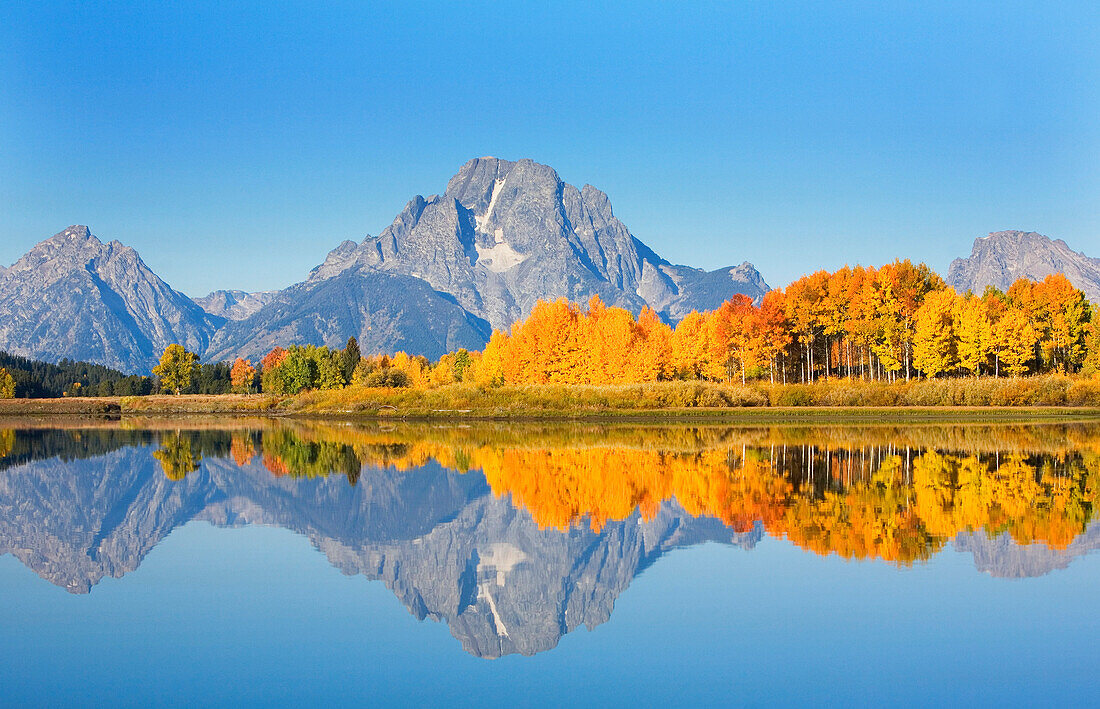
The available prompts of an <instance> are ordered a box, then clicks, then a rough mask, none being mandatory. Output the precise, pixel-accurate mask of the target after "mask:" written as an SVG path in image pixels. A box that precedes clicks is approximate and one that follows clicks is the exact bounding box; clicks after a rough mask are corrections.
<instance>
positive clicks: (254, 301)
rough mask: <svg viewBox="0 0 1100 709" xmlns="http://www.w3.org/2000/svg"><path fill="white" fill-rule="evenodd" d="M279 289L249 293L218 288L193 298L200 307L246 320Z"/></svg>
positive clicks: (217, 313) (228, 316) (212, 313)
mask: <svg viewBox="0 0 1100 709" xmlns="http://www.w3.org/2000/svg"><path fill="white" fill-rule="evenodd" d="M278 293H279V291H275V290H268V291H259V292H257V293H248V292H246V291H243V290H216V291H213V292H211V293H208V294H206V295H204V296H203V297H201V298H193V299H192V300H194V301H195V303H197V304H198V306H199V307H200V308H202V309H203V310H205V311H206V312H208V313H210V314H211V315H216V316H217V317H220V318H225V319H226V320H244V319H245V318H247V317H248V316H249V315H252V314H253V313H255V312H256V311H257V310H259V309H260V308H262V307H264V306H265V305H267V304H268V303H270V302H271V301H273V300H275V296H276V295H277V294H278Z"/></svg>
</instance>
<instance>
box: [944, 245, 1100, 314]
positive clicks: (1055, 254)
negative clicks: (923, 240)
mask: <svg viewBox="0 0 1100 709" xmlns="http://www.w3.org/2000/svg"><path fill="white" fill-rule="evenodd" d="M1052 273H1064V274H1065V275H1066V278H1068V279H1069V280H1070V282H1071V283H1073V285H1075V286H1076V287H1078V288H1080V289H1081V290H1082V291H1084V292H1085V295H1086V296H1087V297H1088V298H1089V300H1092V301H1100V259H1095V258H1089V257H1088V256H1085V255H1084V254H1082V253H1078V252H1077V251H1074V250H1073V249H1071V248H1070V247H1069V246H1068V245H1067V244H1066V242H1064V241H1062V240H1061V239H1058V240H1052V239H1050V238H1049V237H1046V236H1043V235H1042V234H1036V233H1035V232H1023V231H997V232H991V233H990V234H989V236H983V237H980V238H978V239H975V240H974V246H973V249H972V250H971V252H970V257H969V258H959V259H955V260H954V261H952V262H951V266H950V268H949V269H948V271H947V283H948V285H950V286H952V287H954V288H955V290H957V291H959V292H963V291H966V290H972V291H974V292H975V293H981V292H982V291H983V290H984V289H985V287H986V286H995V287H997V288H999V289H1001V290H1008V287H1009V286H1011V285H1012V283H1013V281H1015V280H1016V279H1018V278H1031V279H1033V280H1042V279H1044V278H1046V277H1047V276H1049V275H1050V274H1052Z"/></svg>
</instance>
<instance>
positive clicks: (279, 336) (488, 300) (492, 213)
mask: <svg viewBox="0 0 1100 709" xmlns="http://www.w3.org/2000/svg"><path fill="white" fill-rule="evenodd" d="M768 290H769V288H768V284H767V283H765V282H764V280H763V278H761V276H760V274H759V273H758V272H757V271H756V269H755V268H754V267H753V266H752V264H749V263H742V264H740V265H739V266H730V267H727V268H720V269H717V270H714V271H704V270H702V269H696V268H690V267H688V266H678V265H675V264H672V263H669V262H668V261H666V260H665V259H663V258H661V257H660V256H658V255H657V254H656V253H654V252H653V251H652V250H651V249H650V248H649V247H647V246H646V245H645V244H643V243H642V242H641V241H639V240H638V239H636V238H635V237H634V236H633V235H632V234H631V233H630V230H629V229H627V227H626V225H624V224H623V223H622V222H621V221H619V219H618V218H617V217H615V215H614V213H613V211H612V209H611V201H610V200H609V199H608V197H607V195H606V194H604V193H603V192H601V191H600V190H598V189H596V188H595V187H592V186H591V185H585V186H584V187H582V188H580V189H578V188H576V187H574V186H573V185H570V184H567V183H565V182H563V181H562V180H561V178H560V177H559V176H558V174H557V173H556V172H555V171H554V170H553V169H552V168H550V167H548V166H546V165H540V164H539V163H536V162H534V161H531V160H519V161H516V162H512V161H508V160H498V159H496V158H479V159H474V160H470V161H469V162H467V163H466V164H465V165H463V166H462V168H461V169H460V170H459V171H458V173H457V174H456V175H454V176H453V177H452V178H451V179H450V181H449V182H448V183H447V188H446V190H445V191H444V193H443V194H442V195H433V196H431V197H428V198H424V197H422V196H419V195H418V196H416V197H415V198H414V199H413V200H412V201H410V202H409V203H408V204H407V205H406V206H405V209H404V210H402V211H401V213H400V214H398V215H397V217H396V218H395V219H394V221H393V223H392V224H391V225H390V226H389V227H387V228H386V229H385V230H384V231H383V232H382V233H381V234H380V235H379V236H377V237H372V236H368V237H367V238H366V239H364V240H363V241H362V242H361V243H355V242H353V241H345V242H343V243H342V244H340V245H339V246H338V247H336V248H335V249H333V250H332V251H331V252H330V253H329V254H328V256H327V258H326V259H325V261H324V263H322V264H320V265H319V266H317V267H316V268H314V269H313V270H312V271H311V272H310V273H309V276H308V278H307V279H306V280H305V281H303V282H301V283H297V284H294V285H292V286H290V287H288V288H286V289H284V290H280V291H265V292H259V293H248V292H245V291H238V290H218V291H214V292H212V293H210V294H208V295H206V296H204V297H202V298H199V299H197V300H194V301H192V300H190V299H189V298H187V297H186V296H185V295H183V294H182V293H179V292H177V291H175V290H173V289H172V288H170V287H169V286H168V285H167V284H166V283H165V282H164V281H162V280H161V279H160V278H159V277H157V275H156V274H155V273H153V272H152V271H151V270H149V268H148V267H147V266H146V265H145V264H144V263H143V262H142V260H141V258H140V257H139V256H138V254H137V252H136V251H134V250H133V249H132V248H130V247H127V246H124V245H122V244H120V243H119V242H117V241H112V242H110V243H108V244H104V243H102V242H101V241H100V240H99V239H97V238H96V237H94V236H93V235H92V234H91V232H90V231H89V230H88V228H87V227H84V226H73V227H69V228H68V229H66V230H65V231H63V232H61V233H60V234H57V235H56V236H53V237H51V238H50V239H47V240H46V241H43V242H42V243H40V244H38V245H37V246H35V247H34V248H33V249H32V250H31V251H29V252H28V253H27V254H26V255H24V256H23V258H21V259H20V260H19V261H18V262H16V263H15V264H14V265H13V266H11V267H10V268H8V269H0V349H2V350H7V351H9V352H12V353H14V354H18V355H22V356H26V357H32V358H35V359H42V360H45V361H49V362H56V361H58V360H60V359H63V358H68V359H74V360H86V361H89V362H94V363H97V364H104V365H107V366H110V367H115V368H118V369H122V370H124V371H128V372H140V373H148V372H149V370H150V369H151V367H152V366H153V365H154V364H156V362H157V359H158V357H159V356H160V354H161V352H162V351H163V349H164V347H165V346H167V345H169V344H171V343H173V342H175V343H179V344H181V345H183V346H184V347H186V348H187V349H188V350H191V351H192V352H198V353H199V354H200V355H202V357H203V359H204V360H207V361H213V360H230V359H233V358H234V357H237V356H244V357H250V358H254V359H255V358H257V357H261V356H263V355H264V354H265V353H266V352H268V351H269V350H270V349H271V348H272V347H274V346H275V345H284V346H285V345H288V344H301V345H306V344H315V345H322V344H324V345H330V346H343V344H344V343H345V342H346V341H347V338H348V337H349V336H352V335H354V336H355V337H356V338H357V339H358V340H359V343H360V347H361V348H362V350H363V351H364V352H367V353H373V352H393V351H396V350H406V351H408V352H410V353H413V354H423V355H426V356H428V357H431V358H433V359H434V358H436V357H439V356H440V355H442V354H444V353H446V352H448V351H451V350H455V349H458V348H463V347H465V348H467V349H480V348H481V347H482V346H483V345H484V343H485V342H486V341H487V340H488V338H489V336H490V335H491V334H492V329H493V328H501V329H506V328H508V327H510V326H511V324H512V323H513V322H515V321H516V320H518V319H520V318H522V317H525V316H526V315H527V314H528V313H529V312H530V311H531V309H532V307H534V305H535V303H536V302H537V301H538V300H540V299H544V300H554V299H557V298H568V299H570V300H573V301H575V302H580V303H584V302H586V301H588V300H589V298H591V296H593V295H598V296H600V297H601V298H602V299H603V300H604V302H605V303H607V304H609V305H617V306H621V307H624V308H627V309H629V310H631V311H633V312H635V313H637V312H639V311H640V310H641V309H642V308H644V307H647V306H648V307H651V308H653V309H654V310H656V311H657V312H658V313H660V314H661V315H662V317H664V318H665V319H666V320H668V321H670V322H676V321H678V320H679V319H681V318H682V317H683V316H684V315H686V314H687V313H689V312H690V311H691V310H694V309H697V310H710V309H714V308H717V307H718V306H719V305H721V304H722V303H723V302H724V301H726V300H727V299H729V298H730V297H731V296H732V295H734V294H735V293H744V294H746V295H749V296H751V297H752V298H754V299H757V298H760V297H761V296H762V295H763V294H764V293H765V292H767V291H768Z"/></svg>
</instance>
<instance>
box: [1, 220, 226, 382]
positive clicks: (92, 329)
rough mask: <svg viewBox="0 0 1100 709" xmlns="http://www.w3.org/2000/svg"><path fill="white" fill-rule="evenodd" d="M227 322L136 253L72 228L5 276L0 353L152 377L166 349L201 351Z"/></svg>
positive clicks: (32, 252) (38, 248)
mask: <svg viewBox="0 0 1100 709" xmlns="http://www.w3.org/2000/svg"><path fill="white" fill-rule="evenodd" d="M224 322H225V321H224V320H223V319H222V318H219V317H216V316H213V315H210V314H209V313H207V312H205V311H204V310H203V309H202V308H200V307H199V306H198V305H196V304H195V303H194V302H193V301H192V300H191V299H190V298H188V297H187V296H185V295H184V294H183V293H180V292H178V291H175V290H173V289H172V288H171V287H170V286H169V285H168V284H167V283H165V282H164V281H163V280H161V279H160V277H158V276H157V275H156V274H155V273H153V271H152V270H150V269H149V267H148V266H146V265H145V262H144V261H142V260H141V257H140V256H138V253H137V252H136V251H134V250H133V249H132V248H130V247H129V246H124V245H123V244H121V243H119V242H117V241H111V242H108V243H106V244H104V243H103V242H101V241H100V240H99V239H97V238H96V237H95V236H93V235H92V233H91V231H90V230H89V229H88V227H86V226H71V227H69V228H68V229H65V230H64V231H62V232H60V233H58V234H55V235H54V236H52V237H50V238H49V239H46V240H45V241H43V242H41V243H39V244H38V245H37V246H35V247H34V248H33V249H31V250H30V251H28V252H27V253H26V254H25V255H24V256H23V257H22V258H20V259H19V260H18V261H16V262H15V264H13V265H12V266H11V267H10V268H7V269H5V270H4V271H3V272H2V273H0V349H2V350H4V351H7V352H10V353H12V354H16V355H21V356H24V357H30V358H33V359H40V360H45V361H48V362H57V361H59V360H61V359H65V358H68V359H73V360H83V361H88V362H94V363H96V364H102V365H106V366H108V367H113V368H115V369H121V370H124V371H129V372H144V373H148V371H149V369H150V368H151V367H152V365H153V363H155V362H156V361H157V358H158V357H159V356H160V353H161V352H162V351H163V350H164V348H165V347H166V346H168V345H169V344H172V343H173V342H177V343H179V344H181V345H183V346H185V347H187V348H188V349H190V350H192V351H197V352H202V351H205V350H206V347H207V345H208V344H209V343H210V337H211V336H212V335H213V333H214V331H215V330H217V329H218V328H219V327H220V326H221V325H222V324H223V323H224Z"/></svg>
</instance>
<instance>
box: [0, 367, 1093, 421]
mask: <svg viewBox="0 0 1100 709" xmlns="http://www.w3.org/2000/svg"><path fill="white" fill-rule="evenodd" d="M211 414H214V415H233V416H240V415H249V416H256V415H260V416H300V417H310V418H312V417H336V418H378V419H386V418H406V419H452V420H453V419H505V420H513V419H515V420H521V419H587V418H615V419H622V418H628V419H670V418H676V419H701V420H702V419H705V420H716V419H720V420H745V421H761V422H764V421H772V420H791V419H798V420H822V421H827V420H832V419H835V418H837V417H843V418H844V419H849V420H863V421H870V420H882V419H887V420H928V419H933V418H934V419H951V420H960V419H965V420H991V419H996V420H1004V419H1017V420H1018V419H1034V418H1066V417H1067V416H1070V417H1075V418H1078V417H1086V418H1091V417H1096V416H1100V382H1097V381H1096V380H1085V379H1076V378H1072V377H1065V376H1058V375H1050V376H1042V377H1030V378H1019V379H976V380H974V379H968V380H962V379H950V380H931V381H914V382H908V383H905V382H897V383H880V382H861V381H851V380H831V381H820V382H814V383H810V384H787V385H783V384H775V385H773V384H768V383H751V384H749V385H748V386H741V385H739V384H720V383H715V382H656V383H649V384H626V385H615V386H567V385H541V386H535V385H527V386H503V387H492V388H481V387H477V386H473V385H468V384H454V385H449V386H443V387H438V388H434V389H427V390H421V389H409V388H396V389H395V388H367V387H347V388H344V389H336V390H328V391H310V392H304V393H302V394H298V395H296V396H288V397H277V396H270V395H265V394H253V395H238V394H225V395H182V396H169V395H158V396H144V397H77V398H64V399H7V400H0V416H40V415H84V416H114V415H118V416H132V415H166V416H178V415H187V416H191V415H211Z"/></svg>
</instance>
